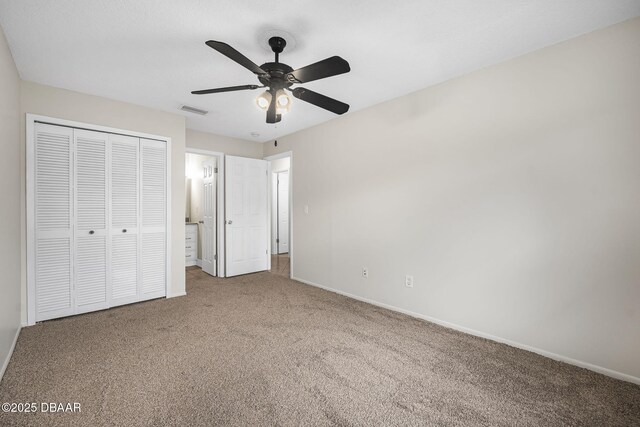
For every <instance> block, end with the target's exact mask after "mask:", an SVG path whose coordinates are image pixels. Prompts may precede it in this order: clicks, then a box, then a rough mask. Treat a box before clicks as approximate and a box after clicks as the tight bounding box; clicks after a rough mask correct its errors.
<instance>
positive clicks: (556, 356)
mask: <svg viewBox="0 0 640 427" xmlns="http://www.w3.org/2000/svg"><path fill="white" fill-rule="evenodd" d="M292 279H293V280H296V281H298V282H300V283H304V284H305V285H310V286H314V287H316V288H320V289H324V290H326V291H329V292H333V293H336V294H340V295H343V296H345V297H348V298H352V299H355V300H358V301H362V302H366V303H367V304H371V305H375V306H378V307H382V308H386V309H387V310H391V311H395V312H398V313H402V314H406V315H408V316H411V317H415V318H418V319H422V320H426V321H427V322H431V323H436V324H438V325H440V326H444V327H445V328H449V329H454V330H456V331H460V332H464V333H466V334H469V335H474V336H477V337H480V338H486V339H488V340H491V341H495V342H499V343H501V344H507V345H509V346H511V347H515V348H519V349H522V350H526V351H530V352H532V353H536V354H539V355H541V356H545V357H548V358H550V359H553V360H557V361H559V362H564V363H568V364H569V365H574V366H578V367H580V368H584V369H588V370H590V371H594V372H597V373H599V374H603V375H606V376H608V377H612V378H616V379H618V380H622V381H628V382H630V383H634V384H640V378H639V377H634V376H633V375H628V374H624V373H622V372H618V371H614V370H612V369H608V368H603V367H602V366H598V365H593V364H591V363H588V362H583V361H581V360H577V359H572V358H570V357H567V356H562V355H560V354H556V353H552V352H550V351H547V350H542V349H540V348H536V347H532V346H530V345H526V344H521V343H519V342H516V341H512V340H509V339H506V338H501V337H498V336H496V335H491V334H487V333H485V332H480V331H477V330H475V329H471V328H467V327H465V326H460V325H456V324H455V323H451V322H447V321H445V320H440V319H436V318H435V317H431V316H426V315H424V314H420V313H415V312H413V311H409V310H405V309H403V308H399V307H396V306H393V305H389V304H385V303H381V302H378V301H375V300H372V299H369V298H363V297H360V296H357V295H354V294H350V293H348V292H343V291H339V290H337V289H333V288H330V287H328V286H323V285H319V284H317V283H314V282H310V281H308V280H303V279H300V278H298V277H292Z"/></svg>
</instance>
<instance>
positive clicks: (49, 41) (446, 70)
mask: <svg viewBox="0 0 640 427" xmlns="http://www.w3.org/2000/svg"><path fill="white" fill-rule="evenodd" d="M638 15H640V0H397V1H388V0H385V1H379V0H290V1H276V0H272V1H265V0H217V1H216V0H181V1H178V0H129V1H114V0H56V1H50V0H0V25H2V27H3V29H4V31H5V34H6V37H7V40H8V41H9V45H10V48H11V51H12V53H13V57H14V59H15V62H16V65H17V67H18V71H19V72H20V75H21V77H22V79H24V80H29V81H34V82H38V83H42V84H46V85H51V86H56V87H61V88H65V89H71V90H75V91H79V92H84V93H89V94H93V95H99V96H104V97H108V98H112V99H117V100H121V101H127V102H131V103H134V104H139V105H145V106H149V107H153V108H157V109H161V110H166V111H171V112H176V113H178V114H184V115H185V116H186V117H187V126H188V127H189V128H191V129H196V130H201V131H206V132H212V133H217V134H221V135H228V136H233V137H236V138H242V139H247V140H259V141H266V140H269V139H272V138H274V137H278V136H282V135H286V134H289V133H292V132H295V131H298V130H301V129H304V128H308V127H310V126H314V125H317V124H319V123H322V122H324V121H327V120H331V119H332V118H334V117H336V116H335V115H333V114H332V113H330V112H327V111H324V110H322V109H320V108H317V107H314V106H312V105H310V104H307V103H305V102H303V101H300V100H294V104H293V105H292V111H291V112H290V113H288V114H287V115H285V116H284V117H283V120H282V122H280V123H278V124H276V125H268V124H266V123H265V114H264V112H262V111H260V110H258V108H257V107H256V106H255V103H254V101H255V98H256V96H257V95H258V94H259V93H260V91H258V90H255V91H243V92H231V93H221V94H212V95H200V96H197V95H191V94H190V91H192V90H197V89H208V88H215V87H221V86H233V85H243V84H256V83H257V79H256V77H255V76H254V75H253V74H252V73H251V72H249V71H248V70H246V69H244V68H242V67H241V66H239V65H238V64H236V63H234V62H232V61H231V60H229V59H228V58H226V57H225V56H223V55H221V54H219V53H217V52H215V51H214V50H213V49H211V48H209V47H207V46H206V45H205V44H204V42H205V41H206V40H210V39H212V40H218V41H223V42H226V43H228V44H230V45H231V46H233V47H235V48H236V49H237V50H239V51H240V52H241V53H243V54H244V55H245V56H247V57H249V58H250V59H252V60H253V61H254V62H256V63H257V64H262V63H263V62H267V61H272V60H273V56H272V53H271V52H270V51H268V50H267V48H266V36H265V35H266V34H269V33H270V31H271V30H274V29H275V30H282V31H286V32H288V33H290V34H292V35H293V36H294V37H295V47H294V48H293V49H285V51H284V53H283V54H282V55H281V57H280V60H281V62H285V63H287V64H289V65H291V66H292V67H293V68H299V67H301V66H304V65H307V64H309V63H312V62H316V61H318V60H321V59H324V58H327V57H329V56H333V55H340V56H342V57H343V58H344V59H346V60H347V61H349V63H350V65H351V69H352V71H351V72H350V73H348V74H343V75H340V76H335V77H332V78H329V79H326V80H321V81H315V82H311V83H308V84H306V85H303V86H305V87H308V88H309V89H311V90H314V91H317V92H320V93H323V94H325V95H327V96H330V97H334V98H336V99H339V100H341V101H343V102H346V103H348V104H350V105H351V110H350V111H351V112H353V111H357V110H360V109H362V108H366V107H368V106H371V105H374V104H378V103H380V102H382V101H385V100H388V99H391V98H395V97H398V96H401V95H404V94H407V93H409V92H413V91H416V90H419V89H422V88H424V87H427V86H430V85H433V84H436V83H439V82H442V81H445V80H448V79H450V78H452V77H455V76H458V75H461V74H464V73H467V72H470V71H473V70H476V69H479V68H482V67H485V66H487V65H491V64H494V63H497V62H500V61H504V60H506V59H508V58H512V57H514V56H518V55H521V54H524V53H526V52H530V51H532V50H536V49H539V48H542V47H544V46H548V45H550V44H553V43H557V42H559V41H562V40H566V39H569V38H571V37H575V36H578V35H580V34H584V33H587V32H590V31H593V30H596V29H598V28H602V27H605V26H608V25H611V24H614V23H617V22H621V21H624V20H627V19H630V18H633V17H635V16H638ZM183 104H187V105H190V106H194V107H198V108H201V109H205V110H209V111H210V113H209V114H208V115H207V116H203V117H201V116H196V115H193V114H189V113H183V112H181V111H179V110H178V108H179V107H180V106H181V105H183ZM347 114H349V113H347ZM252 132H257V133H259V134H260V136H259V137H252V136H251V133H252Z"/></svg>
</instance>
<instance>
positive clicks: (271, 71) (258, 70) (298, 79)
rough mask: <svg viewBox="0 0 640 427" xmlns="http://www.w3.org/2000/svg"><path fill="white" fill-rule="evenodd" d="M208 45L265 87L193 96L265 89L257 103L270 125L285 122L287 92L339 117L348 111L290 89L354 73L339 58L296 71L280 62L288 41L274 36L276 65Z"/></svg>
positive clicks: (307, 92)
mask: <svg viewBox="0 0 640 427" xmlns="http://www.w3.org/2000/svg"><path fill="white" fill-rule="evenodd" d="M206 44H207V46H209V47H210V48H212V49H214V50H217V51H218V52H220V53H221V54H223V55H225V56H226V57H227V58H229V59H231V60H233V61H235V62H237V63H238V64H240V65H242V66H243V67H245V68H246V69H248V70H249V71H251V72H253V73H254V74H255V75H256V76H258V80H259V81H260V83H262V86H259V85H243V86H230V87H222V88H217V89H205V90H196V91H193V92H191V93H192V94H194V95H204V94H208V93H220V92H232V91H236V90H254V89H259V88H264V87H266V88H267V90H266V91H265V92H264V93H263V94H262V95H260V96H259V97H258V98H257V99H256V103H257V104H258V107H260V108H261V109H263V110H265V111H266V112H267V123H277V122H279V121H280V120H281V119H282V114H283V113H285V112H287V111H289V108H290V106H291V98H289V96H288V95H287V93H286V91H289V92H291V93H292V94H293V96H295V97H296V98H298V99H301V100H303V101H306V102H308V103H310V104H313V105H315V106H317V107H320V108H324V109H325V110H329V111H331V112H333V113H336V114H344V113H346V112H347V111H349V105H348V104H345V103H344V102H340V101H337V100H335V99H333V98H329V97H328V96H325V95H322V94H319V93H317V92H313V91H311V90H309V89H305V88H303V87H295V88H293V89H291V86H293V85H294V84H298V83H307V82H311V81H314V80H319V79H324V78H327V77H331V76H337V75H338V74H343V73H348V72H349V71H351V68H350V67H349V63H348V62H347V61H345V60H344V59H342V58H340V57H339V56H332V57H331V58H327V59H324V60H322V61H319V62H316V63H313V64H311V65H307V66H306V67H302V68H298V69H297V70H294V69H293V68H291V67H290V66H288V65H287V64H284V63H282V62H279V57H280V54H281V53H282V51H283V50H284V47H285V46H286V45H287V42H286V41H285V40H284V39H283V38H282V37H271V38H270V39H269V46H271V50H273V52H274V53H275V55H276V58H275V62H267V63H264V64H262V65H260V66H258V65H256V64H254V63H253V62H252V61H251V60H250V59H249V58H247V57H246V56H244V55H242V54H241V53H240V52H238V51H237V50H235V49H234V48H232V47H231V46H229V45H228V44H226V43H222V42H217V41H213V40H209V41H208V42H206Z"/></svg>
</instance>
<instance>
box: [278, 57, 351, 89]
mask: <svg viewBox="0 0 640 427" xmlns="http://www.w3.org/2000/svg"><path fill="white" fill-rule="evenodd" d="M349 71H351V67H349V63H348V62H347V61H345V60H344V59H342V58H340V57H339V56H332V57H331V58H327V59H324V60H322V61H319V62H316V63H314V64H311V65H307V66H306V67H302V68H298V69H297V70H293V71H291V72H290V73H288V74H287V76H286V77H287V79H288V80H289V81H290V82H291V83H307V82H312V81H314V80H319V79H324V78H326V77H331V76H337V75H338V74H344V73H348V72H349Z"/></svg>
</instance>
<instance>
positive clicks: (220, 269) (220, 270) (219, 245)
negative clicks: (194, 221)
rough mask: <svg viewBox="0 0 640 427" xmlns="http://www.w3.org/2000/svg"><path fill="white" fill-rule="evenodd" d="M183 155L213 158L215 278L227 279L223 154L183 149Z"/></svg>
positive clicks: (198, 149) (188, 148)
mask: <svg viewBox="0 0 640 427" xmlns="http://www.w3.org/2000/svg"><path fill="white" fill-rule="evenodd" d="M184 152H185V154H186V153H189V154H199V155H201V156H208V157H215V158H216V159H217V160H216V161H217V165H218V166H217V167H218V179H216V193H217V197H216V228H217V231H218V233H217V234H218V241H217V242H216V255H218V259H217V260H216V263H217V265H216V273H217V274H216V275H217V277H227V270H226V269H225V259H224V258H225V257H224V241H225V240H224V239H225V237H224V214H221V213H223V212H224V156H225V154H224V153H221V152H219V151H211V150H202V149H200V148H190V147H185V149H184Z"/></svg>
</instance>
